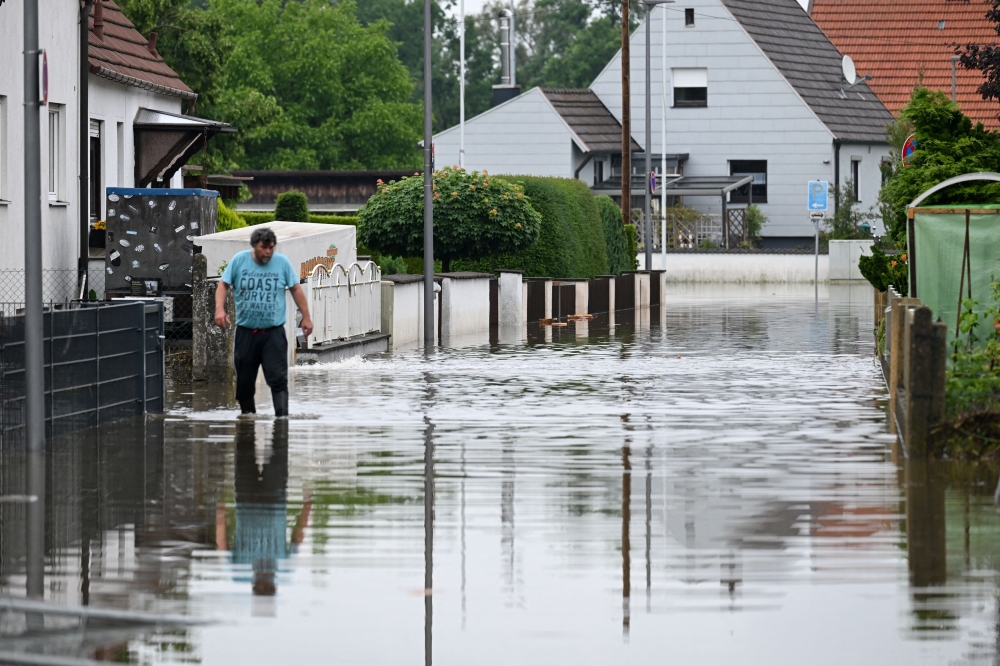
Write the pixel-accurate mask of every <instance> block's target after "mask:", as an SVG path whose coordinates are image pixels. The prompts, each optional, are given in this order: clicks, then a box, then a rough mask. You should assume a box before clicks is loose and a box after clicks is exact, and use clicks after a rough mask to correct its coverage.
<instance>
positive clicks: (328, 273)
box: [305, 261, 382, 349]
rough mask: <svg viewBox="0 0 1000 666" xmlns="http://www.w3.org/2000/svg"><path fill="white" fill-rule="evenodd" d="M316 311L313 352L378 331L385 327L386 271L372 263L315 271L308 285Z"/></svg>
mask: <svg viewBox="0 0 1000 666" xmlns="http://www.w3.org/2000/svg"><path fill="white" fill-rule="evenodd" d="M305 287H306V300H307V301H308V302H309V309H310V310H312V319H313V326H314V328H313V332H312V334H311V335H310V336H309V339H308V340H307V341H306V345H307V347H308V348H309V349H312V348H313V346H315V345H321V344H323V343H326V342H332V341H334V340H346V339H348V338H352V337H354V336H357V335H364V334H365V333H371V332H373V331H378V330H379V328H380V327H381V324H382V271H381V270H380V269H379V267H378V265H377V264H376V263H375V262H373V261H369V262H367V263H366V264H365V265H363V266H362V265H361V264H351V265H350V266H349V267H347V268H345V267H344V266H343V265H342V264H334V265H333V268H332V269H330V270H328V269H327V268H326V266H323V265H322V264H321V265H318V266H316V267H315V268H313V270H312V272H311V273H310V274H309V278H308V279H307V281H306V284H305Z"/></svg>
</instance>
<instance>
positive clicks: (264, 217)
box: [240, 213, 274, 227]
mask: <svg viewBox="0 0 1000 666" xmlns="http://www.w3.org/2000/svg"><path fill="white" fill-rule="evenodd" d="M240 217H242V218H243V219H244V220H246V223H247V226H250V227H255V226H257V225H258V224H267V223H268V222H274V213H240Z"/></svg>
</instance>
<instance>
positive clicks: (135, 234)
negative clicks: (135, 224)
mask: <svg viewBox="0 0 1000 666" xmlns="http://www.w3.org/2000/svg"><path fill="white" fill-rule="evenodd" d="M125 233H126V234H128V235H129V236H138V235H139V232H138V231H132V230H131V229H127V230H126V231H125Z"/></svg>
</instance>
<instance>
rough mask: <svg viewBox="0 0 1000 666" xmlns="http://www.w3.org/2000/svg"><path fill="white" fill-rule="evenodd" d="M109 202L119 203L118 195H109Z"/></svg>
mask: <svg viewBox="0 0 1000 666" xmlns="http://www.w3.org/2000/svg"><path fill="white" fill-rule="evenodd" d="M108 201H118V195H117V194H109V195H108Z"/></svg>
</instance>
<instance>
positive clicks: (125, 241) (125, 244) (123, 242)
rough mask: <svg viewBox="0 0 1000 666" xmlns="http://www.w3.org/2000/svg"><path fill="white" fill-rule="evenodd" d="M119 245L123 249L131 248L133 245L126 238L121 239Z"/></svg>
mask: <svg viewBox="0 0 1000 666" xmlns="http://www.w3.org/2000/svg"><path fill="white" fill-rule="evenodd" d="M118 244H119V245H121V246H122V247H129V246H130V245H132V244H131V243H129V242H128V241H127V240H125V239H124V238H121V239H119V241H118Z"/></svg>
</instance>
